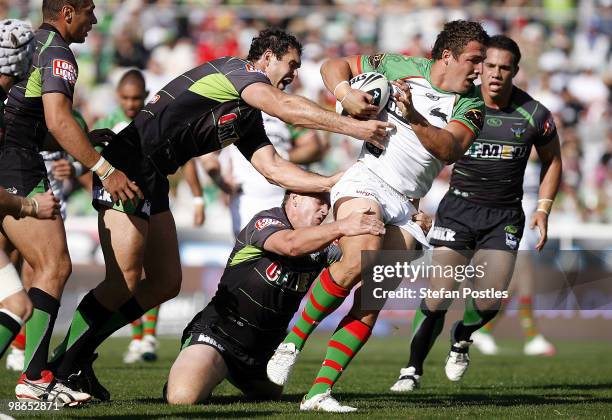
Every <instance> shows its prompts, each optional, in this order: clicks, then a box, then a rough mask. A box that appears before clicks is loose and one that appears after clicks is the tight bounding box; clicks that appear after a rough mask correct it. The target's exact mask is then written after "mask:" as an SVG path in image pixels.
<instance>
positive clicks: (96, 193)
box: [92, 185, 113, 203]
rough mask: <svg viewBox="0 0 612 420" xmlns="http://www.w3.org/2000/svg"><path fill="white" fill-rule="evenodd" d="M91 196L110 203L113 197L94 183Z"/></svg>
mask: <svg viewBox="0 0 612 420" xmlns="http://www.w3.org/2000/svg"><path fill="white" fill-rule="evenodd" d="M92 195H93V197H94V199H96V200H99V201H105V202H107V203H112V202H113V199H112V197H111V195H110V193H109V192H108V191H106V189H104V187H101V186H99V185H94V187H93V194H92Z"/></svg>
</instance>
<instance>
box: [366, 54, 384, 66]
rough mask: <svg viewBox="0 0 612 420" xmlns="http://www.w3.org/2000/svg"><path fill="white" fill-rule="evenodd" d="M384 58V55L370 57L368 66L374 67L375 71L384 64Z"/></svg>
mask: <svg viewBox="0 0 612 420" xmlns="http://www.w3.org/2000/svg"><path fill="white" fill-rule="evenodd" d="M384 58H385V55H384V54H375V55H371V56H369V57H368V64H369V65H370V66H372V68H373V69H377V68H378V67H379V66H380V65H381V64H382V61H383V59H384Z"/></svg>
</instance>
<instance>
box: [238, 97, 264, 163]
mask: <svg viewBox="0 0 612 420" xmlns="http://www.w3.org/2000/svg"><path fill="white" fill-rule="evenodd" d="M241 118H243V120H241V122H240V138H239V139H238V141H236V143H235V145H236V147H237V148H238V150H239V151H240V153H242V155H243V156H244V157H245V158H246V160H248V161H249V162H250V161H251V157H253V153H255V152H256V151H257V150H259V149H261V148H262V147H264V146H267V145H269V144H272V143H271V142H270V139H269V138H268V135H267V134H266V129H265V127H264V123H263V117H262V116H261V111H259V110H257V109H252V110H251V111H249V113H248V115H246V116H245V117H241Z"/></svg>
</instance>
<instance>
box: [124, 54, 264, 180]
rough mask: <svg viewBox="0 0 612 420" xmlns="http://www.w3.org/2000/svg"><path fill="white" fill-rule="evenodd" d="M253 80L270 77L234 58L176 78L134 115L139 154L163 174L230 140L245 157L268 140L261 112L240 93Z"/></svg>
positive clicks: (201, 67)
mask: <svg viewBox="0 0 612 420" xmlns="http://www.w3.org/2000/svg"><path fill="white" fill-rule="evenodd" d="M253 83H266V84H270V80H269V79H268V77H267V76H266V75H265V73H263V72H261V71H259V70H257V69H255V67H254V66H253V65H252V64H251V63H250V62H248V61H245V60H242V59H240V58H236V57H223V58H219V59H217V60H213V61H210V62H208V63H205V64H202V65H201V66H198V67H196V68H194V69H192V70H189V71H188V72H186V73H184V74H182V75H181V76H179V77H177V78H176V79H174V80H173V81H171V82H170V83H169V84H168V85H166V86H165V87H164V88H163V89H161V90H160V91H159V92H157V94H156V95H155V96H154V97H153V99H152V100H151V101H150V102H149V103H148V104H147V105H146V106H145V108H144V109H142V110H141V111H140V113H139V115H138V116H137V117H136V118H135V119H134V122H133V126H134V127H135V128H136V130H137V131H138V134H139V137H140V145H141V150H142V153H143V155H144V156H145V157H147V158H149V159H151V161H152V162H153V164H154V166H155V167H156V168H157V170H158V171H159V172H160V173H162V174H164V175H168V174H171V173H174V172H175V171H176V170H177V169H178V167H179V166H181V165H184V164H185V163H186V162H187V161H188V160H189V159H191V158H193V157H195V156H200V155H203V154H206V153H209V152H213V151H215V150H219V149H221V148H223V147H226V146H228V145H230V144H232V143H235V144H236V146H237V147H238V149H239V150H240V151H241V152H242V154H243V155H244V156H245V157H246V158H247V159H248V160H250V158H251V156H252V155H253V153H254V152H255V151H256V150H257V149H259V148H260V147H263V146H265V145H268V144H270V141H269V140H268V137H267V136H266V132H265V129H264V125H263V119H262V116H261V111H260V110H258V109H255V108H253V107H251V106H249V105H248V104H246V103H245V102H244V101H243V100H242V99H241V97H240V94H241V93H242V90H243V89H244V88H245V87H247V86H249V85H250V84H253ZM128 131H129V130H128Z"/></svg>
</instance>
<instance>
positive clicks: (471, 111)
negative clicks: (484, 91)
mask: <svg viewBox="0 0 612 420" xmlns="http://www.w3.org/2000/svg"><path fill="white" fill-rule="evenodd" d="M484 115H485V104H484V101H483V99H482V96H481V95H480V91H479V90H478V89H476V88H474V89H472V90H471V91H470V93H468V94H466V95H461V96H459V100H458V101H457V103H456V104H455V106H454V108H453V115H452V116H451V121H456V122H458V123H460V124H463V125H464V126H465V128H467V129H468V130H470V131H471V132H472V133H473V134H474V137H478V135H479V134H480V130H482V127H483V125H484ZM449 122H450V121H449Z"/></svg>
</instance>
